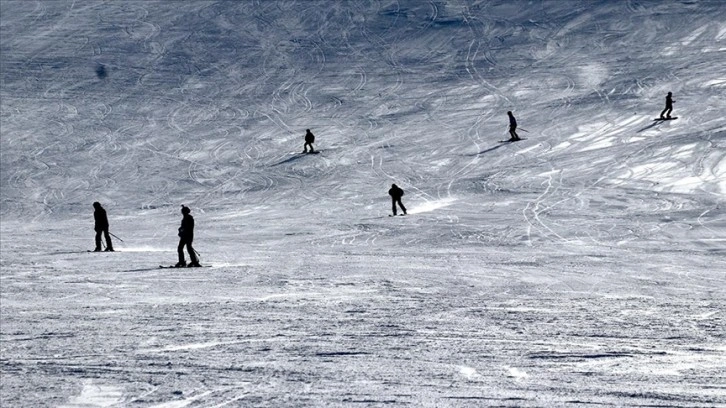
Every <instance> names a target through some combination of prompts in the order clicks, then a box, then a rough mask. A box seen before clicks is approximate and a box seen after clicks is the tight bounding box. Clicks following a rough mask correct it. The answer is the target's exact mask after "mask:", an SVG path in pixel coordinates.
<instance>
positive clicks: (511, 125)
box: [507, 111, 522, 142]
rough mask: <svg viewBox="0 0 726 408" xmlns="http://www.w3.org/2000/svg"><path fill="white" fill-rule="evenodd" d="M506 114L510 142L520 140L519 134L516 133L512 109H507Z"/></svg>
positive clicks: (515, 122)
mask: <svg viewBox="0 0 726 408" xmlns="http://www.w3.org/2000/svg"><path fill="white" fill-rule="evenodd" d="M507 115H508V116H509V134H510V135H511V137H510V138H509V141H510V142H516V141H517V140H522V139H520V138H519V135H517V132H516V130H517V119H514V115H513V114H512V111H507Z"/></svg>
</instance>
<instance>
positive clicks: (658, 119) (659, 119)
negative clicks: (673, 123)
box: [653, 116, 678, 122]
mask: <svg viewBox="0 0 726 408" xmlns="http://www.w3.org/2000/svg"><path fill="white" fill-rule="evenodd" d="M676 119H678V116H675V117H672V118H655V119H653V120H654V121H656V122H659V121H661V120H676Z"/></svg>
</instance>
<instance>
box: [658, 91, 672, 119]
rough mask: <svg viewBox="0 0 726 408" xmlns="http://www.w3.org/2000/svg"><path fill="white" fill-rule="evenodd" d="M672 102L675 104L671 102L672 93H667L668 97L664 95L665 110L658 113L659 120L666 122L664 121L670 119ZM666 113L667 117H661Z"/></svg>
mask: <svg viewBox="0 0 726 408" xmlns="http://www.w3.org/2000/svg"><path fill="white" fill-rule="evenodd" d="M673 102H675V101H674V100H673V93H672V92H668V95H666V106H665V109H663V112H661V113H660V118H661V119H662V120H666V119H670V118H671V112H673ZM666 112H667V114H668V116H666V117H663V115H665V114H666Z"/></svg>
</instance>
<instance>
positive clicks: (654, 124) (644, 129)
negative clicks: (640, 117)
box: [637, 120, 663, 133]
mask: <svg viewBox="0 0 726 408" xmlns="http://www.w3.org/2000/svg"><path fill="white" fill-rule="evenodd" d="M661 123H663V121H662V120H661V121H657V122H653V123H652V124H650V125H648V126H646V127H644V128H642V129H640V130H639V131H638V132H637V133H640V132H645V131H646V130H648V129H650V128H653V127H656V126H658V125H660V124H661Z"/></svg>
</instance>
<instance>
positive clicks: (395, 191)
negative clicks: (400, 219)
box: [388, 184, 406, 215]
mask: <svg viewBox="0 0 726 408" xmlns="http://www.w3.org/2000/svg"><path fill="white" fill-rule="evenodd" d="M388 195H390V196H391V206H392V207H393V215H396V213H397V208H396V204H398V205H399V206H401V211H403V215H406V207H404V206H403V203H402V202H401V197H403V190H401V188H400V187H398V186H397V185H395V184H391V189H390V190H388Z"/></svg>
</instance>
